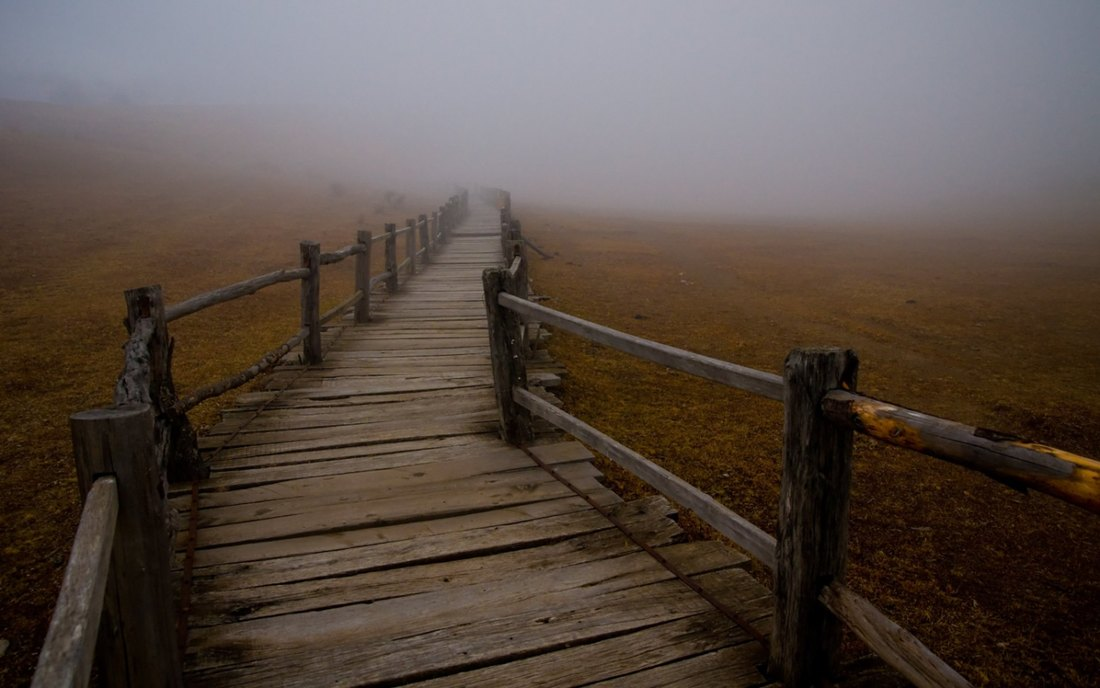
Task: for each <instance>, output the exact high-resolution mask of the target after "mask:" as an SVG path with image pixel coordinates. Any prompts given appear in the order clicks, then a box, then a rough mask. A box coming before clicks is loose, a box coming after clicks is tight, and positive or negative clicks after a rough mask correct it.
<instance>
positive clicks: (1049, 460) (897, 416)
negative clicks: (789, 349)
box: [822, 390, 1100, 514]
mask: <svg viewBox="0 0 1100 688" xmlns="http://www.w3.org/2000/svg"><path fill="white" fill-rule="evenodd" d="M822 410H823V411H824V413H825V415H826V416H827V417H828V418H829V419H830V420H832V421H833V422H836V423H840V424H842V425H845V426H847V427H850V428H852V429H853V430H855V431H857V432H861V433H864V434H866V435H869V436H871V437H874V438H875V439H877V440H880V441H882V442H885V443H887V444H893V445H895V446H898V447H904V448H906V449H911V450H913V451H918V452H921V453H922V454H927V455H929V456H934V457H936V458H939V459H943V460H944V461H949V462H951V463H955V464H958V465H960V466H965V467H966V468H971V469H973V470H977V471H981V472H982V473H985V474H987V475H989V476H990V477H992V478H993V479H995V480H999V481H1002V482H1005V483H1007V484H1009V485H1011V486H1013V487H1017V488H1020V487H1030V488H1033V489H1036V490H1039V491H1040V492H1045V493H1047V494H1049V495H1052V496H1054V497H1058V498H1059V499H1063V500H1065V501H1067V502H1069V503H1071V504H1075V505H1077V506H1079V507H1081V508H1083V509H1087V510H1088V511H1091V512H1093V513H1096V514H1100V461H1095V460H1093V459H1089V458H1086V457H1084V456H1078V455H1077V454H1072V453H1070V452H1066V451H1062V450H1060V449H1055V448H1054V447H1048V446H1046V445H1044V444H1037V443H1034V442H1027V441H1024V440H1021V439H1020V438H1018V437H1012V436H1009V435H1004V434H1001V433H997V432H994V431H990V430H983V429H981V428H976V427H974V426H971V425H964V424H962V423H956V422H955V421H951V420H945V419H943V418H937V417H935V416H930V415H927V414H924V413H921V412H920V411H913V410H910V409H907V408H902V407H900V406H895V405H893V404H890V403H887V402H884V401H879V400H877V399H872V398H870V397H865V396H863V395H860V394H854V393H852V392H847V391H844V390H834V391H831V392H829V393H828V394H826V395H825V399H824V400H823V401H822Z"/></svg>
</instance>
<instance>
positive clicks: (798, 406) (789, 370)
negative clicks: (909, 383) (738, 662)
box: [770, 349, 859, 688]
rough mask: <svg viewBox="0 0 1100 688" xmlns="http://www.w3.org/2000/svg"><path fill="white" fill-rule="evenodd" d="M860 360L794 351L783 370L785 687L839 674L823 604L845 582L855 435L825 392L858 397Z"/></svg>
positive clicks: (779, 641) (775, 636) (781, 624)
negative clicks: (838, 420)
mask: <svg viewBox="0 0 1100 688" xmlns="http://www.w3.org/2000/svg"><path fill="white" fill-rule="evenodd" d="M858 367H859V359H858V358H856V355H855V353H854V352H853V351H850V350H842V349H796V350H794V351H792V352H791V353H790V354H789V355H788V356H787V361H786V363H785V364H784V375H783V379H784V392H783V401H784V408H785V418H784V435H783V479H782V485H781V487H780V493H779V532H778V538H777V541H776V568H775V620H774V624H773V627H772V639H771V657H770V660H771V661H770V663H771V669H772V671H773V672H774V673H775V675H776V676H777V677H779V678H781V680H782V682H783V685H785V686H787V687H788V688H805V687H807V686H820V685H822V684H823V682H824V681H828V680H830V679H832V678H833V677H834V676H835V675H836V671H837V660H838V657H837V654H838V651H839V648H840V632H841V622H840V621H839V620H838V619H836V618H835V617H834V616H833V615H832V614H831V613H830V612H829V611H828V610H827V609H826V608H825V606H824V605H823V604H821V602H820V601H818V595H820V594H821V590H822V588H824V586H825V585H827V584H829V583H831V582H833V581H840V580H843V578H844V570H845V566H846V564H847V561H848V498H849V488H850V486H851V478H852V431H851V430H849V429H847V428H843V427H841V426H839V425H836V424H834V423H832V422H831V421H829V420H828V419H827V418H826V417H825V415H824V414H823V412H822V410H821V402H822V399H823V398H824V396H825V393H826V392H828V391H830V390H834V389H848V390H854V389H855V385H856V373H857V369H858Z"/></svg>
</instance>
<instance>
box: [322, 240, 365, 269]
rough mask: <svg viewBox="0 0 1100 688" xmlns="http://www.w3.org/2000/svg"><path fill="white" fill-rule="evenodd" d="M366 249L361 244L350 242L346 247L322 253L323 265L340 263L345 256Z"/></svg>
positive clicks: (348, 256) (347, 256)
mask: <svg viewBox="0 0 1100 688" xmlns="http://www.w3.org/2000/svg"><path fill="white" fill-rule="evenodd" d="M364 250H365V249H364V248H363V247H362V246H360V245H359V244H350V245H348V246H345V247H344V248H341V249H338V250H336V251H332V252H330V253H322V254H321V265H332V264H333V263H339V262H340V261H342V260H344V259H345V258H350V257H351V256H354V255H355V254H357V253H362V252H363V251H364Z"/></svg>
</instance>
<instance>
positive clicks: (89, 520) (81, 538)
mask: <svg viewBox="0 0 1100 688" xmlns="http://www.w3.org/2000/svg"><path fill="white" fill-rule="evenodd" d="M117 517H118V486H117V483H116V481H115V479H114V478H112V477H103V478H99V479H98V480H96V481H95V482H94V483H93V484H92V489H91V490H90V491H89V492H88V495H87V498H86V500H85V502H84V509H83V511H82V512H81V515H80V524H79V525H78V526H77V530H76V538H75V539H74V540H73V548H72V551H71V552H70V554H69V563H68V565H67V566H66V567H65V577H64V579H63V580H62V581H61V592H60V594H59V595H58V597H57V604H56V605H55V606H54V611H53V616H52V618H51V619H50V628H49V631H47V633H46V641H45V642H44V643H43V644H42V650H41V652H39V654H38V666H37V668H36V669H35V671H34V680H33V683H32V684H31V685H32V688H53V687H54V686H71V687H72V688H83V686H86V685H88V679H89V677H90V676H91V673H92V659H93V658H94V657H95V643H96V636H97V631H98V629H99V622H100V618H99V615H100V611H101V610H102V609H103V595H104V592H105V590H106V588H107V570H108V566H109V565H110V563H111V548H112V545H113V544H114V539H115V523H116V519H117Z"/></svg>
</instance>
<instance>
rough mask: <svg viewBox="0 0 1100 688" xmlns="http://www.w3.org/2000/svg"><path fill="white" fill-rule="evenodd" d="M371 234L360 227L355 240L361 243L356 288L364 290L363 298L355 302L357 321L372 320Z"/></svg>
mask: <svg viewBox="0 0 1100 688" xmlns="http://www.w3.org/2000/svg"><path fill="white" fill-rule="evenodd" d="M371 238H372V237H371V234H370V232H369V231H367V230H365V229H360V230H359V231H358V232H357V233H356V235H355V240H356V242H357V243H358V244H359V249H360V253H357V254H356V255H355V288H356V290H358V291H361V292H363V298H361V299H359V303H357V304H355V322H357V323H365V322H370V247H371Z"/></svg>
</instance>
